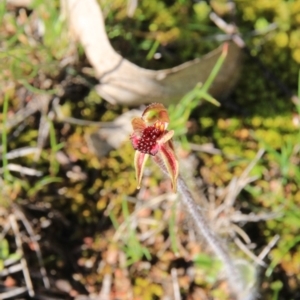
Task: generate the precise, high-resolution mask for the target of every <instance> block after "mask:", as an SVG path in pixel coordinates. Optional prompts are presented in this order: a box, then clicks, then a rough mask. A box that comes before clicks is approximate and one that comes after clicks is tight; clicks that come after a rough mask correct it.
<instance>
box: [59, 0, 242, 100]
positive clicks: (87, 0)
mask: <svg viewBox="0 0 300 300" xmlns="http://www.w3.org/2000/svg"><path fill="white" fill-rule="evenodd" d="M62 1H63V4H64V5H63V6H64V8H65V10H66V12H67V16H68V18H69V25H70V30H71V32H72V33H73V35H74V36H75V37H76V38H77V40H79V42H80V43H81V44H82V46H83V48H84V50H85V53H86V55H87V57H88V60H89V62H90V63H91V65H92V66H93V68H94V70H95V72H96V76H97V78H98V79H99V84H98V85H97V87H96V90H97V92H98V93H99V95H100V96H101V97H103V98H104V99H106V100H107V101H109V102H111V103H118V104H127V105H135V104H142V103H150V102H161V103H164V104H166V105H168V104H170V103H172V102H177V101H178V100H179V99H181V98H182V97H183V96H184V95H185V94H186V93H187V92H188V91H190V90H191V89H193V88H194V87H195V85H196V84H197V83H199V82H204V81H205V80H206V79H207V77H208V75H209V74H210V72H211V70H212V68H213V66H214V65H215V63H216V61H217V59H218V58H219V56H220V54H221V47H220V48H218V49H216V50H214V51H212V52H210V53H208V54H207V55H205V56H203V57H202V58H201V59H195V60H192V61H189V62H186V63H184V64H181V65H179V66H176V67H174V68H170V69H164V70H158V71H155V70H149V69H144V68H141V67H139V66H137V65H135V64H133V63H131V62H130V61H128V60H127V59H125V58H123V57H122V56H121V55H120V54H118V53H117V52H116V51H115V50H114V49H113V48H112V46H111V44H110V42H109V39H108V37H107V34H106V32H105V24H104V18H103V15H102V12H101V9H100V7H99V6H98V3H97V1H96V0H62ZM241 56H242V53H241V49H240V48H239V47H238V46H236V45H235V44H234V43H230V45H229V50H228V55H227V57H226V60H225V62H224V64H223V66H222V68H221V70H220V72H219V74H218V76H217V77H216V79H215V81H214V83H213V85H212V87H211V89H210V93H211V94H212V96H214V97H216V98H219V97H222V96H226V94H227V93H229V92H230V90H231V89H232V87H233V86H234V85H235V83H236V81H237V79H238V76H239V72H238V71H239V68H240V65H241V64H240V59H241Z"/></svg>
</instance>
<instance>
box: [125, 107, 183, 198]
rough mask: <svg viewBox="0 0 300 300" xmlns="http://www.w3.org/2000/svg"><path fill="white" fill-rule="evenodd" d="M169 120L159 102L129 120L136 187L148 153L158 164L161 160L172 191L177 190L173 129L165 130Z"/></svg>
mask: <svg viewBox="0 0 300 300" xmlns="http://www.w3.org/2000/svg"><path fill="white" fill-rule="evenodd" d="M169 122H170V120H169V115H168V111H167V110H166V108H165V107H164V106H163V105H162V104H160V103H153V104H150V105H149V106H147V107H146V109H145V110H144V112H143V114H142V117H141V118H138V117H137V118H134V119H133V120H132V122H131V124H132V127H133V133H132V134H131V136H130V140H131V143H132V146H133V148H134V149H135V150H136V152H135V157H134V165H135V171H136V179H137V188H138V189H139V188H140V184H141V180H142V176H143V171H144V166H145V163H146V161H147V159H148V157H149V155H150V156H151V157H152V158H153V159H154V160H155V161H157V163H158V164H161V162H163V164H164V167H165V168H166V170H167V172H168V174H169V176H170V177H171V180H172V188H173V192H174V193H176V191H177V177H178V160H177V157H176V154H175V151H174V146H173V141H172V137H173V135H174V131H173V130H170V131H168V130H167V127H168V125H169Z"/></svg>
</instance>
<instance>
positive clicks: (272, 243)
mask: <svg viewBox="0 0 300 300" xmlns="http://www.w3.org/2000/svg"><path fill="white" fill-rule="evenodd" d="M279 239H280V235H279V234H276V235H275V236H274V237H273V238H272V239H271V241H270V242H269V243H268V245H267V246H266V247H265V248H264V249H263V250H262V251H261V253H260V254H259V255H258V258H259V259H260V260H263V259H264V258H265V257H266V256H267V255H268V253H269V252H270V251H271V249H272V248H273V247H274V246H275V245H276V243H277V242H278V241H279Z"/></svg>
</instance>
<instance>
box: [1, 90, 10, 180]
mask: <svg viewBox="0 0 300 300" xmlns="http://www.w3.org/2000/svg"><path fill="white" fill-rule="evenodd" d="M7 112H8V95H7V94H5V96H4V103H3V123H2V124H3V129H2V165H3V178H4V181H5V182H7V181H8V180H9V171H8V168H7V164H8V160H7V156H6V154H7V132H6V131H7Z"/></svg>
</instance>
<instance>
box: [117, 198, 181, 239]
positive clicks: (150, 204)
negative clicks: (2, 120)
mask: <svg viewBox="0 0 300 300" xmlns="http://www.w3.org/2000/svg"><path fill="white" fill-rule="evenodd" d="M176 198H177V196H176V195H174V194H163V195H159V196H158V197H155V198H153V199H151V200H149V201H147V202H145V203H143V205H141V206H140V207H139V208H138V209H136V210H135V211H134V212H133V213H132V214H131V215H130V216H129V217H128V219H127V220H126V221H125V222H123V223H122V224H121V225H120V226H119V228H118V229H117V231H116V232H115V234H114V236H113V241H118V240H119V239H120V238H121V235H122V234H123V233H124V230H126V228H127V226H128V222H129V223H130V224H133V222H135V223H136V217H137V215H138V214H139V213H140V212H141V211H142V210H143V209H145V208H151V207H154V206H156V205H157V204H158V203H160V202H162V201H164V200H169V201H174V200H175V199H176Z"/></svg>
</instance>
